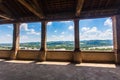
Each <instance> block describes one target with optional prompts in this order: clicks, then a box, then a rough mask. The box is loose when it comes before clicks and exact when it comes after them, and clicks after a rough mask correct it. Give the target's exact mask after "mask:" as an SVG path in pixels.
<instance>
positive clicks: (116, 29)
mask: <svg viewBox="0 0 120 80" xmlns="http://www.w3.org/2000/svg"><path fill="white" fill-rule="evenodd" d="M112 22H113V41H114V52H115V61H116V63H120V15H116V16H113V17H112Z"/></svg>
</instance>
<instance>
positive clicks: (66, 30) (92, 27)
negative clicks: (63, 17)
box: [0, 17, 113, 43]
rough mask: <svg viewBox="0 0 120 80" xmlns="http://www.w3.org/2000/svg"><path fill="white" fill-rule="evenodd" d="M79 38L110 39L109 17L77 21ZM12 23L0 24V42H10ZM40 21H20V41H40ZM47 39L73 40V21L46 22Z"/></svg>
mask: <svg viewBox="0 0 120 80" xmlns="http://www.w3.org/2000/svg"><path fill="white" fill-rule="evenodd" d="M79 33H80V40H106V39H107V40H112V39H113V34H112V33H113V32H112V21H111V18H109V17H108V18H96V19H83V20H80V21H79ZM12 35H13V25H12V24H4V25H0V43H12V37H13V36H12ZM40 41H41V23H40V22H36V23H22V24H21V25H20V43H24V42H40ZM47 41H74V23H73V21H59V22H48V23H47Z"/></svg>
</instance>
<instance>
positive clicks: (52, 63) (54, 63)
mask: <svg viewBox="0 0 120 80" xmlns="http://www.w3.org/2000/svg"><path fill="white" fill-rule="evenodd" d="M36 64H47V65H69V64H70V62H37V63H36Z"/></svg>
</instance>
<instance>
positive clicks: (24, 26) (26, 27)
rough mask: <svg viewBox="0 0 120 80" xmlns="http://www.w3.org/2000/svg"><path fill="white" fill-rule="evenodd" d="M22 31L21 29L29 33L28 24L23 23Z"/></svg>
mask: <svg viewBox="0 0 120 80" xmlns="http://www.w3.org/2000/svg"><path fill="white" fill-rule="evenodd" d="M20 29H21V30H25V31H29V29H28V24H27V23H22V24H21V25H20Z"/></svg>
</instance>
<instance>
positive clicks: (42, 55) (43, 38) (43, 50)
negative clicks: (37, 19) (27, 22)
mask: <svg viewBox="0 0 120 80" xmlns="http://www.w3.org/2000/svg"><path fill="white" fill-rule="evenodd" d="M41 24H42V25H41V26H42V29H41V49H40V57H39V60H40V61H45V60H46V24H47V22H45V21H43V22H41Z"/></svg>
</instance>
